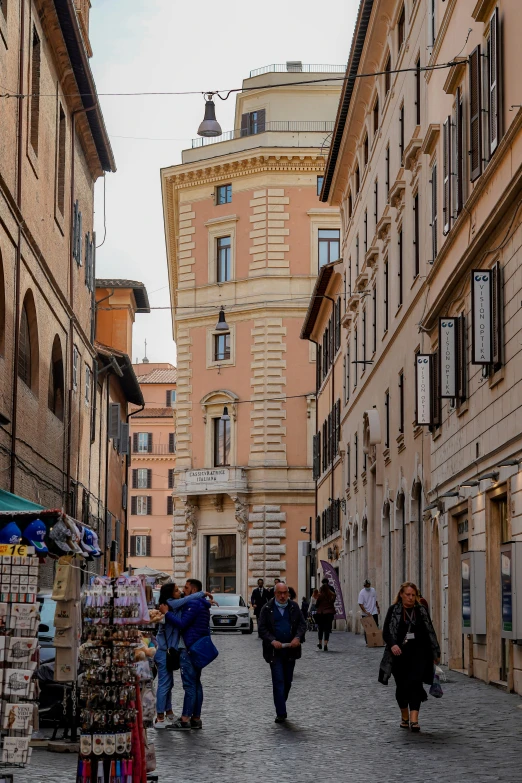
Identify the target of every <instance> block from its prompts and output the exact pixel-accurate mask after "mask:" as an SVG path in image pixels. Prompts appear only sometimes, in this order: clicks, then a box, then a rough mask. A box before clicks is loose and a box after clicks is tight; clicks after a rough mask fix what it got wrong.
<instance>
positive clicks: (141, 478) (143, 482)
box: [132, 468, 152, 489]
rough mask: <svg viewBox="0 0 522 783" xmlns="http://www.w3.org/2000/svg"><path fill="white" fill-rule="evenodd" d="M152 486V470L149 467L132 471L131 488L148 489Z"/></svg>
mask: <svg viewBox="0 0 522 783" xmlns="http://www.w3.org/2000/svg"><path fill="white" fill-rule="evenodd" d="M151 487H152V470H151V469H150V468H138V469H137V470H133V471H132V488H133V489H150V488H151Z"/></svg>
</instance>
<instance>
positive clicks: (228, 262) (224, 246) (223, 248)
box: [217, 237, 232, 283]
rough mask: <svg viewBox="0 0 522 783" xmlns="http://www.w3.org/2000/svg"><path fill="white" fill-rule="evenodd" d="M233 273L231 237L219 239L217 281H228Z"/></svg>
mask: <svg viewBox="0 0 522 783" xmlns="http://www.w3.org/2000/svg"><path fill="white" fill-rule="evenodd" d="M231 275H232V246H231V243H230V237H219V239H217V282H218V283H226V282H227V280H230V278H231Z"/></svg>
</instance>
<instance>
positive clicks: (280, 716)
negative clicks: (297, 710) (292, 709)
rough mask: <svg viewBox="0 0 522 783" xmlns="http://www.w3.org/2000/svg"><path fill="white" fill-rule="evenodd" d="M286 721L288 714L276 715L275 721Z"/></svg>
mask: <svg viewBox="0 0 522 783" xmlns="http://www.w3.org/2000/svg"><path fill="white" fill-rule="evenodd" d="M285 721H286V714H285V715H276V719H275V721H274V723H284V722H285Z"/></svg>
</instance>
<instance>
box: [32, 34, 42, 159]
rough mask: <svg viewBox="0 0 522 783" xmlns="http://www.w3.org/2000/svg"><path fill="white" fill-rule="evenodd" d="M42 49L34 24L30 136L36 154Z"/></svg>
mask: <svg viewBox="0 0 522 783" xmlns="http://www.w3.org/2000/svg"><path fill="white" fill-rule="evenodd" d="M41 59H42V49H41V43H40V36H39V35H38V33H37V32H36V27H35V26H34V25H33V39H32V47H31V103H30V105H29V138H30V141H31V147H32V148H33V151H34V153H35V155H38V130H39V127H40V70H41Z"/></svg>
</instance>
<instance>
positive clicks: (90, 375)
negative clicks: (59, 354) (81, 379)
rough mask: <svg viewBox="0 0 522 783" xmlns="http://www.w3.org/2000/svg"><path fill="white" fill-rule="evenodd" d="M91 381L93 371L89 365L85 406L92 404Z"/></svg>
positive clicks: (86, 375) (86, 369)
mask: <svg viewBox="0 0 522 783" xmlns="http://www.w3.org/2000/svg"><path fill="white" fill-rule="evenodd" d="M91 380H92V371H91V368H90V367H89V365H88V364H86V365H85V404H86V405H89V404H90V402H91Z"/></svg>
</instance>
